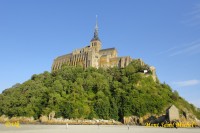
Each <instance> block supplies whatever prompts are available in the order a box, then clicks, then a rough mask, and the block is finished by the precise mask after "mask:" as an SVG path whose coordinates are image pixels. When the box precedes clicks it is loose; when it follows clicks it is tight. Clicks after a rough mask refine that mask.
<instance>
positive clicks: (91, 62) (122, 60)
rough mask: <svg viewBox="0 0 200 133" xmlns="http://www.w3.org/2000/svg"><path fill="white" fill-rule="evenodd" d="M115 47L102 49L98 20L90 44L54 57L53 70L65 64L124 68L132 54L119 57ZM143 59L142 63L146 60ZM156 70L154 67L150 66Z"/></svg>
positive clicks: (85, 66) (130, 59)
mask: <svg viewBox="0 0 200 133" xmlns="http://www.w3.org/2000/svg"><path fill="white" fill-rule="evenodd" d="M117 54H118V53H117V50H116V49H115V48H107V49H102V44H101V41H100V39H99V36H98V24H97V21H96V26H95V31H94V37H93V38H92V40H91V41H90V45H89V46H86V47H84V48H81V49H76V50H74V51H73V52H72V53H69V54H66V55H62V56H59V57H57V58H56V59H54V62H53V65H52V71H55V70H58V69H61V66H62V65H63V64H67V65H70V66H83V67H84V68H87V67H95V68H99V67H101V68H109V67H115V66H116V67H119V68H124V67H126V66H128V65H129V63H130V62H131V61H132V60H133V59H132V58H131V57H130V56H123V57H118V55H117ZM139 60H140V61H141V64H144V62H143V61H142V60H141V59H139ZM150 68H151V71H153V72H155V68H154V67H150Z"/></svg>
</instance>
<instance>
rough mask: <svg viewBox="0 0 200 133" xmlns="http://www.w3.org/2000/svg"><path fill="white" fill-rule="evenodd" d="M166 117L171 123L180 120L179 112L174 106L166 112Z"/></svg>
mask: <svg viewBox="0 0 200 133" xmlns="http://www.w3.org/2000/svg"><path fill="white" fill-rule="evenodd" d="M166 115H167V118H168V120H169V121H170V122H171V121H176V120H180V118H179V111H178V109H177V108H176V107H175V106H174V105H172V106H170V107H169V108H168V109H167V110H166Z"/></svg>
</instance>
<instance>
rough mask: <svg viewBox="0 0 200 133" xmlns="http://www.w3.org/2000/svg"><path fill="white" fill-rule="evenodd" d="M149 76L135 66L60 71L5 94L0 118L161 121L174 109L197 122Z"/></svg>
mask: <svg viewBox="0 0 200 133" xmlns="http://www.w3.org/2000/svg"><path fill="white" fill-rule="evenodd" d="M144 70H148V72H147V73H144ZM151 75H152V73H151V70H150V68H149V66H148V65H143V66H141V65H140V62H139V61H137V60H135V61H133V62H132V63H130V64H129V65H128V66H127V67H125V68H117V67H115V68H109V69H101V68H100V69H96V68H87V69H85V70H84V69H83V68H82V67H70V66H65V65H64V66H63V67H62V69H61V70H58V71H55V72H52V73H49V72H44V73H42V74H38V75H36V74H35V75H33V76H32V77H31V79H30V80H27V81H26V82H24V83H23V84H16V85H14V86H13V87H12V88H9V89H6V90H4V91H3V92H2V94H0V116H2V115H5V116H8V117H10V118H11V117H19V116H23V117H34V119H39V118H40V117H41V116H48V115H49V114H50V113H51V112H52V111H53V112H55V116H54V117H55V118H60V117H62V118H67V119H106V120H109V119H114V120H117V121H122V120H123V118H124V117H128V116H137V117H144V116H146V115H147V114H151V115H155V116H160V115H162V114H165V110H166V109H167V108H168V107H169V106H170V105H172V104H173V105H175V106H176V107H177V108H178V109H179V112H180V114H181V115H182V114H184V112H189V114H191V115H192V116H194V117H195V118H198V119H200V111H199V109H197V108H196V107H195V106H194V105H192V104H190V103H188V102H187V101H186V100H184V99H183V98H182V97H180V96H179V94H178V92H177V91H172V89H171V88H170V86H169V85H167V84H165V83H160V82H159V80H158V79H157V81H154V80H153V78H152V76H151Z"/></svg>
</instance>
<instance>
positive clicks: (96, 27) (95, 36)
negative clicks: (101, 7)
mask: <svg viewBox="0 0 200 133" xmlns="http://www.w3.org/2000/svg"><path fill="white" fill-rule="evenodd" d="M98 31H99V28H98V21H97V15H96V25H95V30H94V37H93V38H92V40H91V41H95V40H98V41H100V39H99V37H98Z"/></svg>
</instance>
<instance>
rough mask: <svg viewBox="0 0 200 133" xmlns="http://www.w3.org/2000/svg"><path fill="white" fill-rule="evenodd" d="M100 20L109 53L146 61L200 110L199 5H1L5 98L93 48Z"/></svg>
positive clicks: (130, 0)
mask: <svg viewBox="0 0 200 133" xmlns="http://www.w3.org/2000/svg"><path fill="white" fill-rule="evenodd" d="M96 14H97V15H98V24H99V37H100V39H101V41H102V46H103V48H109V47H115V48H117V49H118V53H119V56H125V55H130V56H131V57H132V58H142V59H143V60H144V61H145V62H146V63H147V64H149V65H153V66H155V67H156V70H157V75H158V78H159V79H160V81H161V82H165V83H167V84H169V85H170V86H171V87H172V88H173V89H174V90H177V91H178V92H179V94H180V95H181V96H182V97H184V98H185V99H186V100H188V101H189V102H191V103H193V104H195V105H196V106H198V107H200V97H199V94H200V72H199V68H200V1H199V0H151V1H150V0H117V1H116V0H109V1H108V0H98V1H97V0H84V1H81V0H73V1H70V0H57V1H56V0H17V1H16V0H1V1H0V61H1V64H0V75H1V76H0V92H1V91H3V90H4V89H6V88H9V87H11V86H12V85H14V84H15V83H23V82H24V81H26V80H28V79H30V77H31V75H33V74H39V73H42V72H44V71H50V70H51V65H52V62H53V59H54V58H55V57H57V56H59V55H63V54H66V53H69V52H71V51H73V50H75V49H76V48H81V47H84V46H86V45H88V44H89V42H90V40H91V38H92V37H93V32H94V26H95V16H96Z"/></svg>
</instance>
